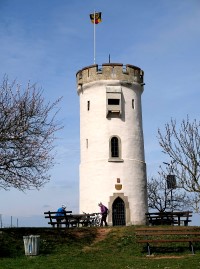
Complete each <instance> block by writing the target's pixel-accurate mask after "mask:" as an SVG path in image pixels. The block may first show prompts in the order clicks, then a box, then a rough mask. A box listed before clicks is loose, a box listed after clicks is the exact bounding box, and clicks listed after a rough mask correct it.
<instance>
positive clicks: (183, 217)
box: [146, 211, 192, 226]
mask: <svg viewBox="0 0 200 269" xmlns="http://www.w3.org/2000/svg"><path fill="white" fill-rule="evenodd" d="M146 217H147V222H148V223H149V224H150V225H178V226H181V225H182V224H183V225H184V226H188V223H189V222H191V219H190V218H191V217H192V211H170V212H148V213H146Z"/></svg>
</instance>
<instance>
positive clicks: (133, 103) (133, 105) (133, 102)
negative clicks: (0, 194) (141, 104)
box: [132, 99, 135, 109]
mask: <svg viewBox="0 0 200 269" xmlns="http://www.w3.org/2000/svg"><path fill="white" fill-rule="evenodd" d="M132 108H133V109H135V100H134V99H132Z"/></svg>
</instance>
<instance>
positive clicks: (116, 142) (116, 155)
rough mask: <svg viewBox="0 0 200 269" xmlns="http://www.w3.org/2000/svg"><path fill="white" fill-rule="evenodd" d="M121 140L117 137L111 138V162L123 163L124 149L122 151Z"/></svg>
mask: <svg viewBox="0 0 200 269" xmlns="http://www.w3.org/2000/svg"><path fill="white" fill-rule="evenodd" d="M121 147H122V145H121V139H120V137H119V136H117V135H115V136H112V137H110V140H109V159H108V161H109V162H123V161H124V160H123V159H122V158H121V157H122V156H121V155H122V149H121Z"/></svg>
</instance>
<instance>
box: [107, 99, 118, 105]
mask: <svg viewBox="0 0 200 269" xmlns="http://www.w3.org/2000/svg"><path fill="white" fill-rule="evenodd" d="M119 103H120V100H119V99H108V105H119Z"/></svg>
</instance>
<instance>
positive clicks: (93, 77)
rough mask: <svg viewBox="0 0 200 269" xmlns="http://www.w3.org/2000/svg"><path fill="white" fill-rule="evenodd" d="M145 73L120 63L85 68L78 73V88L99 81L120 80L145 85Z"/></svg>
mask: <svg viewBox="0 0 200 269" xmlns="http://www.w3.org/2000/svg"><path fill="white" fill-rule="evenodd" d="M143 76H144V71H143V70H142V69H140V68H139V67H137V66H134V65H130V64H126V65H123V64H120V63H106V64H102V65H101V66H100V65H97V64H95V65H90V66H87V67H84V68H83V69H81V70H79V71H78V72H77V73H76V80H77V87H78V86H80V85H83V84H85V83H89V82H93V81H99V80H120V81H125V82H127V83H139V84H143Z"/></svg>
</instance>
